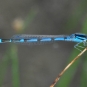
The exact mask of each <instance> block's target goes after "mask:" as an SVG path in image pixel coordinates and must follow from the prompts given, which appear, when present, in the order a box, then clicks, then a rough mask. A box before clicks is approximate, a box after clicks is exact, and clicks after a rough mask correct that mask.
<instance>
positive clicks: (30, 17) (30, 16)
mask: <svg viewBox="0 0 87 87" xmlns="http://www.w3.org/2000/svg"><path fill="white" fill-rule="evenodd" d="M36 14H37V12H36V11H35V10H31V11H30V12H29V14H28V15H27V17H26V20H25V21H24V27H23V29H22V30H25V29H27V27H28V26H29V25H30V23H31V22H32V20H33V19H34V18H35V16H36ZM22 32H23V31H22Z"/></svg>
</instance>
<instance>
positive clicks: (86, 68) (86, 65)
mask: <svg viewBox="0 0 87 87" xmlns="http://www.w3.org/2000/svg"><path fill="white" fill-rule="evenodd" d="M82 32H83V33H85V34H87V18H86V20H85V21H84V24H83V30H82ZM86 54H87V53H85V55H84V57H83V58H84V59H83V60H84V62H83V69H82V74H81V77H80V79H81V81H80V87H87V82H86V81H87V55H86Z"/></svg>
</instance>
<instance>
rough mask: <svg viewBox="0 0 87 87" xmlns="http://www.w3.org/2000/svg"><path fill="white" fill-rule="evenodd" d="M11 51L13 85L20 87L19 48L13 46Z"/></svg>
mask: <svg viewBox="0 0 87 87" xmlns="http://www.w3.org/2000/svg"><path fill="white" fill-rule="evenodd" d="M10 50H11V51H10V52H11V53H10V57H11V60H12V83H13V84H12V85H13V87H20V79H19V64H18V57H17V47H16V46H15V45H12V46H11V49H10Z"/></svg>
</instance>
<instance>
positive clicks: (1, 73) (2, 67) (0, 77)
mask: <svg viewBox="0 0 87 87" xmlns="http://www.w3.org/2000/svg"><path fill="white" fill-rule="evenodd" d="M7 54H8V53H7ZM7 54H5V56H4V57H3V59H2V61H1V64H0V87H2V85H3V81H4V77H5V74H6V71H7V67H8V63H9V57H8V56H7Z"/></svg>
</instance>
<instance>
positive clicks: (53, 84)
mask: <svg viewBox="0 0 87 87" xmlns="http://www.w3.org/2000/svg"><path fill="white" fill-rule="evenodd" d="M86 50H87V47H86V48H85V49H84V50H83V51H81V52H80V53H79V54H78V55H77V56H76V57H75V58H74V59H73V60H72V61H71V62H70V63H69V64H68V65H67V66H66V67H65V68H64V69H63V70H62V72H61V73H60V74H59V75H58V77H57V78H56V79H55V80H54V82H53V83H52V84H51V85H50V87H54V86H55V84H56V83H57V82H58V81H59V79H60V77H61V76H62V75H63V74H64V72H65V71H66V70H67V69H68V68H69V67H70V66H71V65H72V64H73V63H74V62H75V61H76V60H77V59H78V58H79V57H80V56H81V55H82V54H83V53H84V52H85V51H86Z"/></svg>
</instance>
